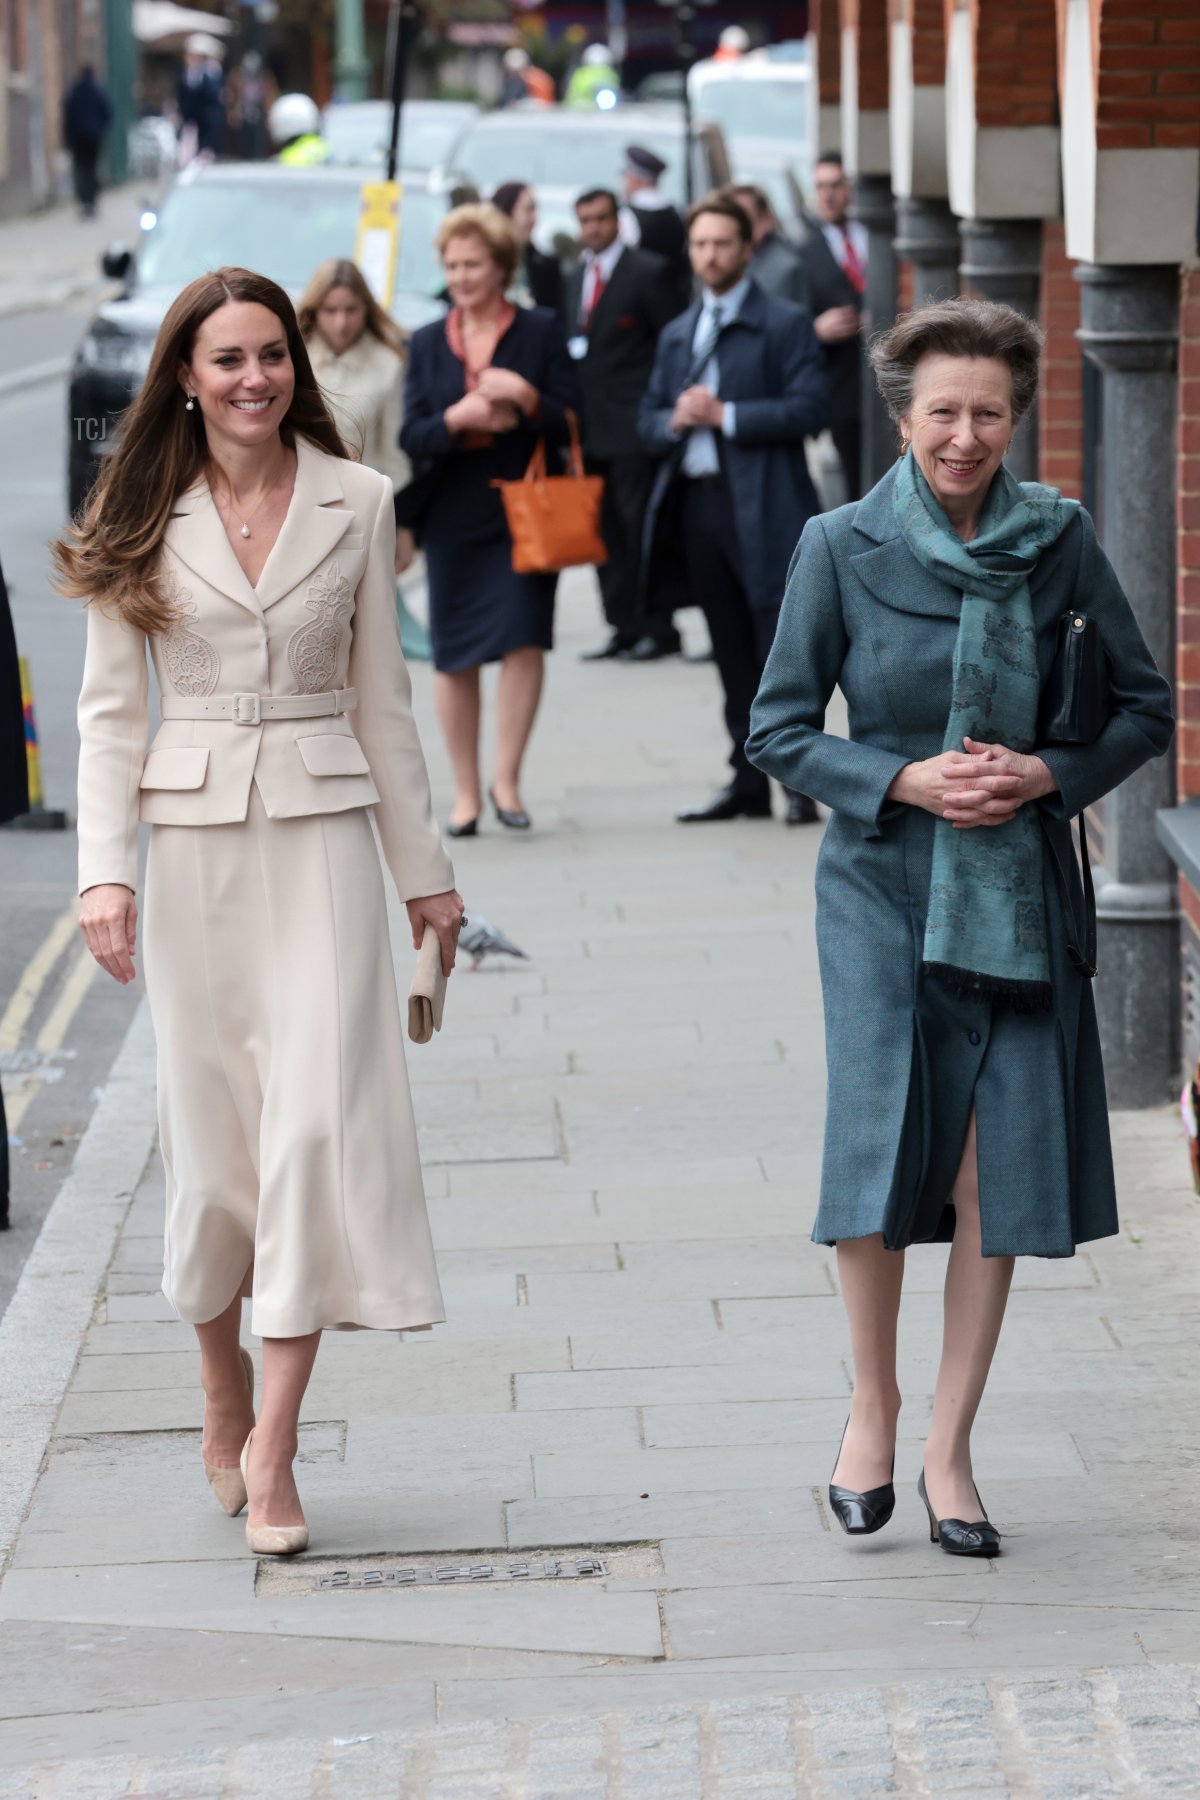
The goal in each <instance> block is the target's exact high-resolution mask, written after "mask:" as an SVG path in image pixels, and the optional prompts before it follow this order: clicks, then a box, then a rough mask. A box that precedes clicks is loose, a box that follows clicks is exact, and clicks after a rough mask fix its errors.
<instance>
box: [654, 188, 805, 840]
mask: <svg viewBox="0 0 1200 1800" xmlns="http://www.w3.org/2000/svg"><path fill="white" fill-rule="evenodd" d="M753 237H754V232H753V226H752V224H751V221H750V217H749V214H748V213H747V212H746V210H745V208H744V207H743V206H741V205H740V204H739V203H738V202H737V201H736V200H735V199H733V198H732V197H730V196H729V195H726V194H723V193H722V194H710V195H708V197H707V198H706V199H704V200H700V201H697V203H696V205H695V206H693V207H692V208H691V210H690V212H689V213H688V252H689V255H690V257H691V262H692V269H693V271H694V273H695V275H696V278H697V280H698V281H699V282H700V283H701V286H702V288H703V293H702V295H701V298H700V299H699V300H698V301H697V302H696V303H695V304H694V305H692V306H690V307H689V308H688V310H687V311H686V312H685V313H683V314H681V315H680V317H679V318H677V319H674V320H672V322H671V323H670V324H669V325H668V326H667V327H666V329H665V330H664V331H663V333H662V336H661V337H660V338H659V340H658V351H657V355H656V357H655V361H654V369H653V372H652V373H651V376H650V385H649V387H648V388H647V390H646V395H645V398H644V400H643V402H642V407H641V413H640V416H639V420H638V429H639V432H640V435H641V439H642V442H643V443H644V444H645V445H646V448H647V449H648V450H649V451H650V452H651V453H652V454H653V455H656V456H657V457H659V458H660V459H661V461H660V466H659V470H658V475H657V477H656V480H655V484H654V489H653V492H652V494H651V499H650V507H649V510H648V513H647V522H646V545H647V553H646V562H645V567H646V604H647V607H648V608H649V609H650V610H651V611H652V612H658V613H664V612H668V611H673V610H674V609H675V608H676V607H679V606H697V605H698V606H700V607H701V608H702V609H703V612H704V616H705V619H706V620H707V622H708V630H709V635H710V637H711V639H712V647H713V656H714V659H715V661H716V664H717V670H718V672H719V674H720V677H721V685H722V687H723V688H724V690H725V723H726V726H727V727H728V730H729V735H730V737H731V738H732V740H733V752H732V755H731V756H730V759H729V760H730V764H731V766H732V769H733V779H732V780H731V781H730V783H729V785H728V786H727V787H725V788H722V789H721V790H720V792H719V793H717V794H716V795H715V796H714V797H713V799H712V800H710V801H709V802H708V803H707V804H706V805H704V806H701V807H698V808H696V809H695V810H693V811H690V812H684V813H680V814H679V819H680V821H681V823H685V824H691V823H695V822H707V821H709V820H717V819H736V818H739V817H744V818H768V817H769V816H770V812H771V794H770V786H769V784H768V781H767V778H766V776H765V775H763V774H762V773H761V771H760V770H758V769H755V768H754V767H753V766H752V765H751V764H750V763H749V762H748V761H747V759H746V748H745V746H746V736H747V733H748V731H749V729H750V707H751V705H752V703H753V700H754V696H755V694H756V693H757V692H758V684H759V682H760V680H761V679H762V672H763V668H764V666H765V664H766V659H767V653H768V651H769V650H770V648H771V644H772V641H773V640H774V636H775V626H776V623H777V621H778V618H779V607H780V603H781V601H782V599H783V591H784V587H785V585H786V581H787V572H788V565H789V563H790V562H791V559H792V552H793V551H794V550H795V548H796V544H797V542H798V540H799V537H800V533H801V531H802V530H803V528H804V525H805V523H806V521H807V520H808V519H810V518H811V517H812V515H813V514H814V513H816V512H818V511H819V510H820V507H819V504H818V501H817V496H816V493H815V491H814V488H813V484H812V480H811V478H810V476H809V473H808V463H807V461H806V460H805V455H804V440H805V437H806V436H810V435H815V434H816V433H817V432H819V431H821V430H822V428H823V427H824V425H825V421H826V413H827V411H828V394H827V389H826V383H825V374H824V368H823V363H822V356H821V346H820V343H819V342H818V340H817V336H816V333H815V332H814V331H813V326H812V319H811V317H810V315H809V314H808V312H807V311H806V310H805V308H804V307H802V306H796V305H793V304H792V302H790V301H787V300H776V299H773V298H772V297H771V296H770V295H768V294H766V293H764V292H763V290H762V289H761V288H760V287H759V286H758V285H757V283H756V282H754V281H753V280H752V279H751V278H750V275H749V272H748V270H749V264H750V258H751V255H752V254H753V248H754V246H753ZM787 817H788V823H789V824H795V825H799V824H805V823H808V822H809V821H811V820H813V819H815V818H816V817H817V811H816V807H815V806H814V805H813V803H812V802H811V801H810V800H808V799H807V798H806V797H805V796H804V795H803V794H789V795H788V813H787Z"/></svg>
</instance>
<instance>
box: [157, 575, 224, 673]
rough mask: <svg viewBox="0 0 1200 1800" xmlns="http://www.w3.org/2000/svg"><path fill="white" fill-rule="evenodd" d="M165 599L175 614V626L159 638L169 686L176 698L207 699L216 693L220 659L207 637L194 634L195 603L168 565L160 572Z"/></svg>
mask: <svg viewBox="0 0 1200 1800" xmlns="http://www.w3.org/2000/svg"><path fill="white" fill-rule="evenodd" d="M162 580H163V586H164V587H165V588H166V590H167V599H168V601H169V602H170V604H171V606H172V608H173V609H174V611H175V614H176V619H175V623H174V624H173V625H172V626H171V628H170V630H169V631H164V633H163V635H162V655H163V661H164V662H165V663H166V665H167V674H168V675H169V676H170V678H171V686H172V687H173V688H174V689H175V692H176V693H177V694H187V695H189V696H191V697H192V698H194V699H200V700H203V699H206V698H207V696H208V695H209V694H211V693H212V692H213V690H214V689H215V687H216V685H217V682H218V680H219V679H220V675H221V658H220V657H219V656H218V655H217V652H216V651H215V650H214V649H213V646H212V645H211V644H210V643H209V641H208V639H207V638H206V637H201V635H200V633H199V632H198V631H193V630H192V628H191V626H192V621H193V620H194V619H195V617H196V602H195V601H194V600H193V599H192V596H191V592H190V590H189V589H188V588H181V587H180V585H179V582H178V581H177V580H176V577H175V571H174V569H172V568H171V566H170V564H169V563H168V564H167V565H166V568H165V570H164V572H163V577H162Z"/></svg>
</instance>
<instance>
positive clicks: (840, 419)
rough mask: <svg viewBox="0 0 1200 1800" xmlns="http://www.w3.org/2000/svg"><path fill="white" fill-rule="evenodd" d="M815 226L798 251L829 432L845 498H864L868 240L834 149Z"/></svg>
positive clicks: (819, 174)
mask: <svg viewBox="0 0 1200 1800" xmlns="http://www.w3.org/2000/svg"><path fill="white" fill-rule="evenodd" d="M813 195H814V198H815V200H816V212H817V216H816V220H815V221H814V224H813V228H812V230H811V231H810V233H809V235H808V237H807V238H806V239H805V241H804V242H803V243H802V244H801V245H800V246H799V251H800V262H801V267H802V269H803V272H804V277H805V280H806V281H807V283H808V308H809V311H810V312H811V313H812V316H813V326H814V328H815V330H816V333H817V336H818V337H819V338H820V340H821V345H822V348H823V350H824V353H825V373H826V375H827V376H828V378H829V432H830V436H831V437H832V438H833V445H834V449H835V450H836V451H837V453H838V460H839V462H840V463H841V465H842V473H843V474H844V476H845V478H846V498H847V500H860V499H861V498H862V424H861V420H860V411H859V408H860V394H861V389H862V379H863V364H864V360H865V359H864V356H863V344H862V304H863V295H864V293H865V292H866V286H867V234H866V231H865V230H864V229H863V227H862V226H861V225H860V224H859V222H858V220H857V219H852V218H851V217H850V204H851V201H852V200H853V198H854V189H853V188H852V187H851V185H850V179H849V177H848V176H847V174H846V171H845V169H844V168H843V166H842V159H841V157H840V156H838V155H837V153H836V152H835V151H828V152H826V153H825V155H823V156H822V157H821V160H820V161H819V162H818V164H817V166H816V168H815V170H814V171H813Z"/></svg>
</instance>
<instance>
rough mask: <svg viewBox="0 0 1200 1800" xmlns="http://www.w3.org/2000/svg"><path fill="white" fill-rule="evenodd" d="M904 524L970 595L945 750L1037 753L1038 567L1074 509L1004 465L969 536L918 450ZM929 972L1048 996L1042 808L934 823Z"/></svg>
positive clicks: (1013, 1000)
mask: <svg viewBox="0 0 1200 1800" xmlns="http://www.w3.org/2000/svg"><path fill="white" fill-rule="evenodd" d="M893 502H894V505H895V509H896V520H897V523H898V524H899V526H900V531H901V534H902V536H903V538H904V541H905V543H906V544H907V545H908V547H909V549H910V550H911V551H912V553H913V555H914V556H915V557H916V559H917V561H918V562H919V563H920V564H921V566H922V568H924V569H928V571H929V573H930V574H931V575H933V576H935V577H936V578H937V579H938V580H940V581H945V582H948V583H949V584H950V585H951V586H952V587H956V588H960V589H961V590H962V611H961V613H960V615H959V625H958V642H957V644H956V645H955V648H954V692H953V698H952V699H951V702H950V717H949V719H948V720H947V722H946V737H945V741H944V743H943V746H942V748H943V749H944V750H961V749H962V748H963V739H964V738H968V737H969V738H975V739H976V740H977V741H978V742H979V743H983V744H1005V745H1007V747H1008V748H1009V749H1010V750H1020V751H1024V752H1029V751H1031V750H1032V749H1033V747H1034V744H1035V742H1036V733H1037V712H1038V692H1039V683H1038V666H1037V645H1036V638H1035V633H1034V625H1033V602H1032V601H1031V599H1030V596H1029V575H1030V571H1031V570H1032V569H1033V568H1034V567H1035V566H1036V564H1037V561H1038V558H1039V556H1040V555H1041V553H1042V551H1043V550H1045V549H1046V547H1047V546H1048V545H1050V544H1053V543H1054V542H1055V540H1056V539H1057V538H1058V537H1060V536H1061V535H1062V533H1063V532H1064V531H1065V530H1066V528H1067V526H1068V525H1069V524H1070V522H1071V520H1072V519H1073V518H1074V516H1075V513H1076V512H1077V511H1078V502H1077V501H1074V500H1064V499H1063V497H1062V495H1061V494H1060V493H1059V492H1058V490H1057V489H1056V488H1051V487H1043V486H1041V484H1040V483H1038V482H1035V481H1026V482H1016V481H1014V480H1013V478H1012V476H1011V475H1010V474H1009V473H1008V470H1007V469H1004V468H1001V469H1000V470H999V472H998V473H997V475H996V477H995V479H994V480H993V482H992V485H991V488H990V489H989V491H988V497H987V500H986V502H985V503H984V508H983V515H982V517H981V519H980V521H979V535H978V536H977V537H974V538H972V539H971V541H970V542H969V543H964V542H963V541H962V539H961V538H960V537H959V536H958V534H957V533H956V532H955V530H954V527H953V526H952V525H951V523H950V521H949V519H948V518H947V517H946V515H945V513H944V512H943V511H942V509H941V507H940V506H939V505H938V503H937V501H936V500H935V499H934V497H933V494H932V492H931V491H930V488H929V485H928V483H927V482H926V480H925V477H924V476H923V475H922V474H921V471H920V469H919V468H918V467H917V462H916V458H915V457H914V456H913V455H912V453H911V452H910V453H909V454H908V455H906V456H905V457H904V458H903V459H902V460H901V462H900V464H899V466H898V468H897V470H896V482H895V489H894V493H893ZM924 961H925V969H926V972H927V973H929V974H931V975H935V976H936V977H937V978H938V979H939V980H940V981H943V982H944V983H945V984H946V985H947V986H948V987H949V988H951V989H952V990H953V991H954V992H955V993H958V994H962V995H965V996H968V997H973V998H978V999H982V1000H991V1001H998V1002H1000V1003H1002V1004H1003V1005H1006V1006H1010V1007H1012V1008H1014V1009H1015V1010H1016V1011H1019V1012H1044V1011H1047V1010H1048V1009H1049V1007H1050V1005H1051V999H1052V995H1051V988H1050V965H1049V957H1048V954H1047V949H1046V919H1045V908H1044V905H1043V901H1042V835H1041V829H1040V826H1039V823H1038V817H1037V811H1036V808H1034V807H1032V806H1023V807H1022V808H1021V809H1020V811H1019V812H1018V813H1017V814H1016V816H1015V818H1013V819H1010V820H1009V822H1008V823H1007V824H1006V825H986V826H976V827H974V828H972V829H971V830H968V831H963V830H958V831H956V830H955V828H954V826H953V825H951V824H950V823H949V822H948V821H947V820H945V819H938V821H937V823H936V824H935V826H934V832H933V869H932V872H931V876H930V887H929V914H928V917H927V919H926V923H925V950H924Z"/></svg>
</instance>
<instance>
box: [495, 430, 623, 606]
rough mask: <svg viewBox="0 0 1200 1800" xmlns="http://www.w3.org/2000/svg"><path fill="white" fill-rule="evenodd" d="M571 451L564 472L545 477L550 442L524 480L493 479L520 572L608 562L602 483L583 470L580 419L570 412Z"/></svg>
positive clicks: (534, 457)
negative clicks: (603, 531) (602, 529)
mask: <svg viewBox="0 0 1200 1800" xmlns="http://www.w3.org/2000/svg"><path fill="white" fill-rule="evenodd" d="M567 425H568V427H569V429H570V433H571V449H570V453H569V455H568V458H567V473H566V474H565V475H547V473H546V442H545V439H544V438H539V439H538V445H537V449H536V450H535V451H534V453H533V455H532V456H531V457H530V459H529V467H528V468H527V469H526V471H525V475H524V479H523V480H521V481H493V483H492V486H493V487H498V488H499V489H500V498H501V499H502V500H503V502H504V511H505V515H506V517H507V519H508V530H509V535H510V536H511V538H512V564H513V568H514V569H515V571H516V573H517V574H518V575H556V574H557V573H558V571H559V570H560V569H572V568H575V567H576V565H577V564H579V563H602V562H607V561H608V551H607V550H606V549H605V547H604V539H603V538H602V537H601V536H600V502H601V500H602V499H603V496H604V481H603V478H602V477H601V476H599V475H585V474H584V472H583V449H582V446H581V444H580V442H579V421H578V419H577V418H576V417H575V414H574V413H573V412H570V411H568V413H567Z"/></svg>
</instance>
